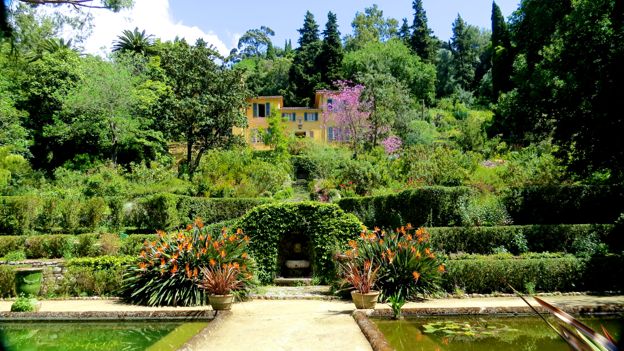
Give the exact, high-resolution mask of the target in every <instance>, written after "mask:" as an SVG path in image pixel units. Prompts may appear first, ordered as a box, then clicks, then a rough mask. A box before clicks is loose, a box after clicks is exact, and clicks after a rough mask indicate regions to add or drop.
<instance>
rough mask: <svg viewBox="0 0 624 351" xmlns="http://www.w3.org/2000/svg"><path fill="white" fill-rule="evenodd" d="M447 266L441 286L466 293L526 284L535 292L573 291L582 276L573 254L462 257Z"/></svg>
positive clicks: (503, 290) (500, 290)
mask: <svg viewBox="0 0 624 351" xmlns="http://www.w3.org/2000/svg"><path fill="white" fill-rule="evenodd" d="M446 267H447V272H448V274H447V276H446V277H445V279H444V288H445V289H446V290H447V291H453V289H454V288H455V287H459V288H461V289H462V290H464V291H465V292H467V293H491V292H512V291H511V289H510V288H509V286H508V285H511V286H513V287H515V288H516V289H522V288H523V287H524V286H525V285H526V284H527V283H533V284H535V289H536V290H538V291H573V290H575V288H576V285H577V284H578V283H580V279H579V277H582V275H583V265H582V262H581V261H580V260H579V259H577V258H576V257H574V256H572V255H566V256H559V257H550V256H547V255H546V256H541V257H540V256H534V257H530V258H521V257H513V256H507V255H493V256H463V257H461V258H460V259H451V260H448V261H447V264H446ZM577 289H578V288H577Z"/></svg>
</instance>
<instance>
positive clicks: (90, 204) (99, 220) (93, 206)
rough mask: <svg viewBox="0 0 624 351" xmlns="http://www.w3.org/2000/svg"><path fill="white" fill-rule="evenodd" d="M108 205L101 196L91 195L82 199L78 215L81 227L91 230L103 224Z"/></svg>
mask: <svg viewBox="0 0 624 351" xmlns="http://www.w3.org/2000/svg"><path fill="white" fill-rule="evenodd" d="M107 214H108V206H106V201H104V198H101V197H92V198H89V199H87V200H85V201H84V204H83V206H82V211H81V215H80V224H81V226H82V227H83V228H86V229H88V230H89V231H93V230H94V229H96V228H98V227H100V226H101V225H103V224H104V220H105V219H106V215H107Z"/></svg>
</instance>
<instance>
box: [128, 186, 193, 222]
mask: <svg viewBox="0 0 624 351" xmlns="http://www.w3.org/2000/svg"><path fill="white" fill-rule="evenodd" d="M177 204H178V197H177V196H176V195H173V194H166V193H160V194H153V195H148V196H145V197H142V198H139V199H138V200H137V208H136V209H135V212H136V214H135V216H134V218H133V219H134V221H135V225H136V226H137V227H138V228H141V229H145V230H152V231H156V230H157V229H161V230H168V229H171V228H175V227H177V226H178V225H180V223H181V222H180V217H179V215H178V209H177Z"/></svg>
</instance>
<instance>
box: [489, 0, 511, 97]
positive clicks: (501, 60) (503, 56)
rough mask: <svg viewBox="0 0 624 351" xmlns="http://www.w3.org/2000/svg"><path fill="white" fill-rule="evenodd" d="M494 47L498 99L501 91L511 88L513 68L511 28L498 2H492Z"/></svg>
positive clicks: (493, 57) (495, 92)
mask: <svg viewBox="0 0 624 351" xmlns="http://www.w3.org/2000/svg"><path fill="white" fill-rule="evenodd" d="M492 49H493V51H494V53H493V56H492V93H493V95H494V96H493V98H494V101H496V100H498V96H499V95H500V93H501V92H506V91H509V90H510V88H511V73H512V70H513V55H512V52H511V40H510V35H509V29H508V28H507V23H506V22H505V19H504V18H503V14H502V13H501V10H500V7H498V5H497V4H496V2H492Z"/></svg>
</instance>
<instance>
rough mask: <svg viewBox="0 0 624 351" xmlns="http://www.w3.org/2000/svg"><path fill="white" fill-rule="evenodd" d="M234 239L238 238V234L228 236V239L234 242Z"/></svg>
mask: <svg viewBox="0 0 624 351" xmlns="http://www.w3.org/2000/svg"><path fill="white" fill-rule="evenodd" d="M234 240H236V236H234V235H230V237H229V238H228V241H229V242H231V243H232V242H234Z"/></svg>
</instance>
